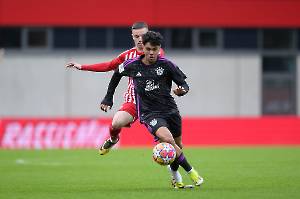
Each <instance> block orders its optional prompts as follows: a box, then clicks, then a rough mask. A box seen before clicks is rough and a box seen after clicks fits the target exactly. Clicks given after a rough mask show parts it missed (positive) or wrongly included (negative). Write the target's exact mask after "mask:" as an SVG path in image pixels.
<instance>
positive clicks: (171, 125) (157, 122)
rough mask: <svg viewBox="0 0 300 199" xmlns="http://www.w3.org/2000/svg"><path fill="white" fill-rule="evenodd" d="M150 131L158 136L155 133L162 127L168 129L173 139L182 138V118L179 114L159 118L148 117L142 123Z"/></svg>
mask: <svg viewBox="0 0 300 199" xmlns="http://www.w3.org/2000/svg"><path fill="white" fill-rule="evenodd" d="M141 123H142V124H144V125H145V126H146V127H147V129H148V131H149V132H150V133H151V134H152V135H153V136H156V135H155V133H156V131H157V130H158V129H159V128H160V127H167V128H168V129H169V130H170V132H171V134H172V135H173V138H176V137H179V136H181V116H180V115H179V113H178V112H176V113H171V114H160V115H159V116H158V115H156V116H154V115H153V116H151V115H150V116H147V117H146V119H144V120H142V121H141Z"/></svg>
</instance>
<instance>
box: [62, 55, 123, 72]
mask: <svg viewBox="0 0 300 199" xmlns="http://www.w3.org/2000/svg"><path fill="white" fill-rule="evenodd" d="M122 62H123V60H122V59H121V58H120V57H117V58H115V59H113V60H111V61H109V62H102V63H97V64H90V65H88V64H83V65H82V64H79V63H76V62H69V63H68V64H67V65H66V67H68V68H76V69H78V70H86V71H94V72H107V71H111V70H114V69H116V68H117V67H118V66H119V65H120V64H121V63H122Z"/></svg>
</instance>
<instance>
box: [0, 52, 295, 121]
mask: <svg viewBox="0 0 300 199" xmlns="http://www.w3.org/2000/svg"><path fill="white" fill-rule="evenodd" d="M99 54H100V53H99ZM117 54H118V52H116V53H102V54H101V55H100V56H99V55H98V54H95V53H94V54H91V53H90V54H84V53H78V52H77V53H68V54H66V53H61V54H60V53H57V52H56V53H38V54H35V53H27V54H21V53H13V52H11V53H10V52H7V53H6V54H5V56H4V59H2V60H1V61H0V116H32V117H34V116H50V117H51V116H62V117H64V116H112V114H113V113H114V112H115V111H116V110H118V108H119V106H120V105H121V103H122V101H123V92H124V91H125V89H126V86H127V80H126V79H125V78H123V80H122V82H121V86H120V87H118V89H117V93H116V95H115V105H114V107H113V111H111V112H110V113H103V112H101V111H100V110H99V108H98V107H99V104H100V101H101V99H102V97H103V96H104V94H105V92H106V88H107V85H108V82H109V79H110V76H111V75H112V72H110V73H93V72H86V71H76V70H70V69H69V70H67V69H65V67H64V65H65V64H66V63H67V62H68V61H70V60H75V61H77V62H79V63H97V62H102V61H108V60H110V59H112V58H113V57H114V56H116V55H117ZM168 58H170V59H171V60H173V62H174V63H176V64H177V65H178V66H179V67H181V68H182V70H183V71H184V72H185V73H186V74H187V76H188V79H187V81H188V83H189V84H190V87H191V90H190V93H189V94H188V95H187V96H185V97H182V98H177V97H176V100H177V102H178V105H179V109H180V111H181V113H182V115H184V116H256V115H259V114H260V111H261V110H260V109H261V105H260V101H261V90H260V89H261V88H260V87H261V85H260V81H261V74H260V73H261V72H260V71H261V70H260V58H259V56H258V55H234V54H232V55H222V54H220V55H197V54H193V55H185V54H180V53H168ZM298 73H299V72H298ZM298 76H299V75H298ZM299 88H300V86H299V85H298V89H299ZM299 93H300V92H298V94H299ZM298 112H299V111H298Z"/></svg>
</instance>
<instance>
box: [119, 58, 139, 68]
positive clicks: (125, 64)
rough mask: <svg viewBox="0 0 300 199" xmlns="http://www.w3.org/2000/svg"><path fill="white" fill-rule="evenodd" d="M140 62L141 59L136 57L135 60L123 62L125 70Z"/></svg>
mask: <svg viewBox="0 0 300 199" xmlns="http://www.w3.org/2000/svg"><path fill="white" fill-rule="evenodd" d="M139 60H140V58H139V57H135V58H132V59H127V60H125V61H124V62H123V66H124V68H126V67H128V66H129V65H131V64H133V63H135V62H138V61H139Z"/></svg>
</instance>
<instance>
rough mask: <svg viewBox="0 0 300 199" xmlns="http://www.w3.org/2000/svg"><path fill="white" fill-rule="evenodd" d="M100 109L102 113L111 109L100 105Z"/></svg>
mask: <svg viewBox="0 0 300 199" xmlns="http://www.w3.org/2000/svg"><path fill="white" fill-rule="evenodd" d="M100 108H101V110H102V111H104V112H107V111H108V110H110V109H111V106H108V105H106V104H100Z"/></svg>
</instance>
